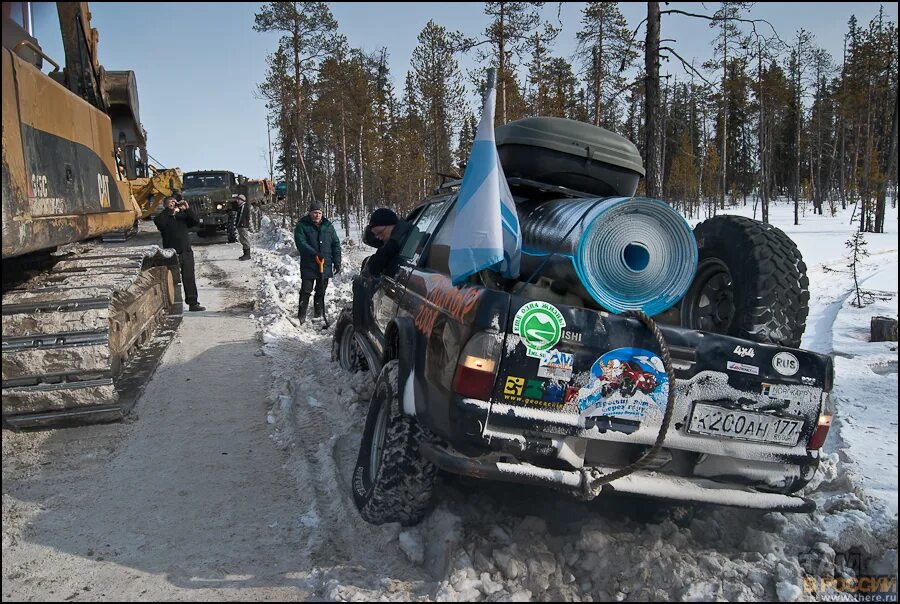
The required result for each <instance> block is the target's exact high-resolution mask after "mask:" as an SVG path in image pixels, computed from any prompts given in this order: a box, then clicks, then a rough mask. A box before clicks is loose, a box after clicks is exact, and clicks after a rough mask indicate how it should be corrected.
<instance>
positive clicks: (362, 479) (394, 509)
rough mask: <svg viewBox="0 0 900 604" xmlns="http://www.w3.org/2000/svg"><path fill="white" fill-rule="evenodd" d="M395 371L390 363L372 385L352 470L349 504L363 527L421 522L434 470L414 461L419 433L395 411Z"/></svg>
mask: <svg viewBox="0 0 900 604" xmlns="http://www.w3.org/2000/svg"><path fill="white" fill-rule="evenodd" d="M399 369H400V363H399V361H397V360H393V361H390V362H389V363H388V364H386V365H385V366H384V369H382V370H381V374H380V375H379V376H378V381H377V382H375V393H374V394H373V395H372V402H371V404H370V405H369V413H368V416H367V417H366V427H365V430H364V431H363V438H362V443H361V444H360V447H359V456H358V458H357V460H356V468H355V469H354V470H353V485H352V489H353V502H354V503H355V504H356V507H357V509H358V510H359V513H360V515H361V516H362V517H363V519H364V520H365V521H366V522H370V523H372V524H384V523H386V522H399V523H400V524H402V525H403V526H412V525H415V524H418V523H419V522H420V521H421V520H422V518H423V517H424V516H425V512H426V511H427V509H428V505H429V503H430V501H431V489H432V487H433V486H434V477H435V474H436V472H437V469H436V468H435V466H434V465H433V464H432V463H431V462H429V461H428V460H426V459H425V458H424V457H422V456H421V455H419V443H420V442H422V440H423V439H424V438H425V435H424V432H423V431H422V428H421V427H420V426H419V425H418V424H417V423H416V421H415V420H414V419H413V418H411V417H409V416H407V415H404V414H403V412H402V411H401V409H400V391H399V389H398V379H399V372H400V371H399Z"/></svg>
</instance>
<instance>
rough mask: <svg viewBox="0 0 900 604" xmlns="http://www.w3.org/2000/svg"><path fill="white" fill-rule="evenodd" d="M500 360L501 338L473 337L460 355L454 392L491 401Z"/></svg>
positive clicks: (494, 335)
mask: <svg viewBox="0 0 900 604" xmlns="http://www.w3.org/2000/svg"><path fill="white" fill-rule="evenodd" d="M499 360H500V336H499V335H497V334H490V333H479V334H475V335H474V336H472V338H471V339H470V340H469V342H468V343H467V344H466V346H465V348H463V351H462V354H460V355H459V362H458V363H457V365H456V375H455V376H454V377H453V391H454V392H456V393H457V394H459V395H460V396H465V397H467V398H477V399H480V400H484V401H486V400H489V399H490V398H491V392H492V391H493V389H494V380H495V379H496V377H497V369H498V365H499Z"/></svg>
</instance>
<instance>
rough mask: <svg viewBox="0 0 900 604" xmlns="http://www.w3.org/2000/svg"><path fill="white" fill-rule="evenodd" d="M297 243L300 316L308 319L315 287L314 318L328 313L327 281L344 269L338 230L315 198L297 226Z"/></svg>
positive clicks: (301, 320) (298, 313)
mask: <svg viewBox="0 0 900 604" xmlns="http://www.w3.org/2000/svg"><path fill="white" fill-rule="evenodd" d="M294 243H295V244H296V245H297V251H299V252H300V276H301V284H300V302H299V305H298V309H297V318H298V319H300V324H301V325H302V324H303V323H304V322H305V321H306V311H307V308H308V307H309V295H310V294H311V293H312V291H313V288H315V290H316V295H315V297H314V298H313V318H319V317H323V316H324V314H325V290H326V289H327V288H328V280H329V279H331V278H332V277H333V276H334V275H337V274H338V273H340V272H341V241H340V239H338V235H337V231H336V230H335V229H334V225H333V224H331V221H329V220H328V219H327V218H325V216H324V215H323V213H322V204H321V203H319V202H316V201H314V202H313V203H312V204H310V206H309V213H308V214H307V215H306V216H304V217H303V218H301V219H300V220H299V221H298V222H297V225H296V226H295V227H294Z"/></svg>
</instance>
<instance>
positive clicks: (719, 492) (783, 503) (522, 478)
mask: <svg viewBox="0 0 900 604" xmlns="http://www.w3.org/2000/svg"><path fill="white" fill-rule="evenodd" d="M420 452H421V453H422V455H423V456H424V457H425V458H426V459H428V460H429V461H431V463H433V464H434V465H436V466H437V467H439V468H440V469H442V470H444V471H447V472H452V473H454V474H462V475H465V476H472V477H475V478H487V479H490V480H502V481H507V482H517V483H521V484H530V485H535V486H547V487H556V488H563V489H567V490H570V491H572V492H573V494H575V495H578V494H580V493H583V492H586V491H587V490H588V488H587V487H588V480H589V478H588V475H587V473H586V472H585V471H581V470H554V469H549V468H541V467H539V466H535V465H532V464H529V463H524V462H518V463H509V462H503V461H491V460H486V459H478V458H473V457H468V456H466V455H463V454H461V453H459V452H457V451H450V450H448V449H444V448H441V447H438V446H435V445H433V444H431V443H422V444H421V445H420ZM591 469H592V470H595V471H597V472H599V473H600V474H601V475H602V474H609V473H611V472H613V471H615V470H616V469H617V468H607V467H600V466H593V467H592V468H591ZM604 488H608V489H610V490H611V491H614V492H621V493H632V494H636V495H645V496H650V497H660V498H664V499H675V500H679V501H691V502H702V503H714V504H719V505H728V506H734V507H742V508H750V509H760V510H767V511H777V512H812V511H814V510H815V509H816V504H815V502H814V501H812V500H810V499H806V498H804V497H797V496H791V495H782V494H778V493H764V492H760V491H757V490H755V489H752V488H749V487H741V486H735V485H723V484H721V483H717V482H714V481H712V480H707V479H703V478H685V477H679V476H669V475H666V474H662V473H659V472H652V471H649V472H648V471H646V470H643V471H641V470H639V471H636V472H634V473H633V474H630V475H628V476H625V477H624V478H620V479H618V480H614V481H612V482H610V483H609V484H608V485H605V486H604Z"/></svg>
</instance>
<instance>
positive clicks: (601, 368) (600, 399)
mask: <svg viewBox="0 0 900 604" xmlns="http://www.w3.org/2000/svg"><path fill="white" fill-rule="evenodd" d="M591 376H592V377H593V379H592V381H591V382H590V383H589V384H588V385H587V386H584V387H583V388H581V390H580V391H579V394H578V398H579V401H578V408H579V411H580V412H581V415H582V416H584V417H593V416H607V417H619V418H624V419H637V420H642V419H643V418H644V417H645V416H650V417H662V411H663V409H665V408H666V404H667V399H668V396H669V377H668V375H667V374H666V368H665V366H664V365H663V362H662V359H660V358H659V357H658V356H657V355H656V353H654V352H651V351H649V350H645V349H643V348H617V349H615V350H612V351H610V352H607V353H606V354H604V355H603V356H602V357H600V358H599V359H597V361H596V362H595V363H594V365H593V366H592V367H591Z"/></svg>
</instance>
